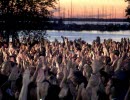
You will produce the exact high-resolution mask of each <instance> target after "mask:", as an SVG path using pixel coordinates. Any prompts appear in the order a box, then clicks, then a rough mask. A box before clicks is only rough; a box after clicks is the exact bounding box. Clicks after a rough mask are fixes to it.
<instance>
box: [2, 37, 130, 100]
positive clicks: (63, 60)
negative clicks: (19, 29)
mask: <svg viewBox="0 0 130 100" xmlns="http://www.w3.org/2000/svg"><path fill="white" fill-rule="evenodd" d="M62 39H63V42H59V41H58V40H55V41H54V42H50V41H49V40H47V39H46V40H41V41H37V42H36V41H35V42H33V43H30V42H29V41H27V43H20V42H19V41H18V40H17V41H15V42H9V43H3V42H2V41H1V43H0V100H130V83H129V82H130V40H129V39H127V38H122V39H121V41H120V42H117V41H114V40H112V39H109V40H104V41H103V42H101V41H100V37H97V38H96V39H95V40H94V41H93V43H92V44H88V43H87V42H85V41H84V40H82V39H77V40H74V41H72V40H68V38H66V37H62Z"/></svg>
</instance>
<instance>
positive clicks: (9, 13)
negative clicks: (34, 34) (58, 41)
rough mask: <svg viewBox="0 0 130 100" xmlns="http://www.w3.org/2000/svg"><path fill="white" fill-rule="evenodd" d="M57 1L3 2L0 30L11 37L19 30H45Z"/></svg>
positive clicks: (26, 0) (25, 0)
mask: <svg viewBox="0 0 130 100" xmlns="http://www.w3.org/2000/svg"><path fill="white" fill-rule="evenodd" d="M56 1H57V0H1V1H0V29H1V33H2V34H4V33H5V34H6V35H5V36H7V37H8V36H9V35H10V34H12V35H13V34H14V33H15V32H16V31H18V30H40V29H42V30H44V29H45V28H46V27H47V25H48V20H49V18H50V17H51V16H52V13H51V11H50V10H51V9H55V3H56Z"/></svg>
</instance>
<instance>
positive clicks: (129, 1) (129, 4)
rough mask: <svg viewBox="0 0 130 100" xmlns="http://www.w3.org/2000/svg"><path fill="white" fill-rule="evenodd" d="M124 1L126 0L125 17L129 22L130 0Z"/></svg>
mask: <svg viewBox="0 0 130 100" xmlns="http://www.w3.org/2000/svg"><path fill="white" fill-rule="evenodd" d="M125 1H126V2H128V6H127V8H126V17H127V19H128V21H129V22H130V0H125Z"/></svg>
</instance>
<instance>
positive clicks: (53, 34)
mask: <svg viewBox="0 0 130 100" xmlns="http://www.w3.org/2000/svg"><path fill="white" fill-rule="evenodd" d="M47 34H48V36H49V37H47V38H48V39H49V40H50V41H54V40H55V39H57V40H58V41H62V38H61V36H64V37H68V39H69V40H74V39H78V38H82V39H83V40H85V41H86V42H88V43H91V42H92V41H93V40H94V39H96V37H97V36H100V37H101V41H103V39H109V38H111V39H113V40H115V41H120V40H121V38H124V37H125V38H130V31H117V32H100V31H79V32H76V31H72V32H71V31H47Z"/></svg>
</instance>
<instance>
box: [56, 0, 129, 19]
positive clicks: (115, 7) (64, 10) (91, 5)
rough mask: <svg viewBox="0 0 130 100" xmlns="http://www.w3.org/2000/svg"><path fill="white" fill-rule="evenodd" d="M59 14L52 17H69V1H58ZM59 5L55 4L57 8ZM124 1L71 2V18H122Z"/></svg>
mask: <svg viewBox="0 0 130 100" xmlns="http://www.w3.org/2000/svg"><path fill="white" fill-rule="evenodd" d="M59 2H60V9H61V10H60V13H59V12H58V11H57V12H55V13H54V16H56V17H59V15H60V16H64V17H71V0H59ZM58 7H59V4H57V8H58ZM126 7H127V2H125V0H72V17H84V18H86V17H94V18H97V17H99V18H124V17H125V9H126Z"/></svg>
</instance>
